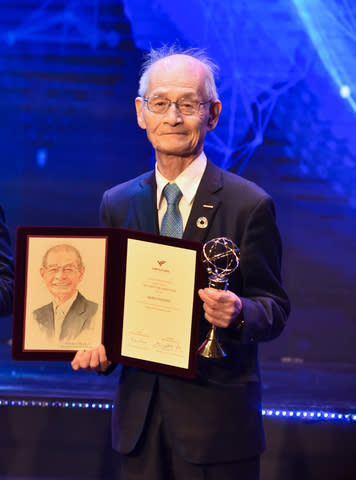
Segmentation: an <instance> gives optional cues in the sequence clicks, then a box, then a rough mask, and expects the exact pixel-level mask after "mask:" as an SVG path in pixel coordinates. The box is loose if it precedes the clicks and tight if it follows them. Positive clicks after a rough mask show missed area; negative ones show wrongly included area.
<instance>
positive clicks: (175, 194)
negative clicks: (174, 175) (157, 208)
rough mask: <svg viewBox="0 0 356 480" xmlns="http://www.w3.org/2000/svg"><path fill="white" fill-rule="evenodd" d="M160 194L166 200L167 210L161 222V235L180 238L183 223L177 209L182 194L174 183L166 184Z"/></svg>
mask: <svg viewBox="0 0 356 480" xmlns="http://www.w3.org/2000/svg"><path fill="white" fill-rule="evenodd" d="M162 193H163V195H164V196H165V198H166V200H167V210H166V213H165V214H164V217H163V220H162V225H161V235H167V236H168V237H176V238H182V236H183V221H182V216H181V214H180V211H179V208H178V203H179V200H180V199H181V198H182V192H181V191H180V189H179V187H178V185H176V184H175V183H167V185H166V186H165V187H164V189H163V192H162Z"/></svg>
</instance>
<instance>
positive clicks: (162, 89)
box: [72, 49, 289, 480]
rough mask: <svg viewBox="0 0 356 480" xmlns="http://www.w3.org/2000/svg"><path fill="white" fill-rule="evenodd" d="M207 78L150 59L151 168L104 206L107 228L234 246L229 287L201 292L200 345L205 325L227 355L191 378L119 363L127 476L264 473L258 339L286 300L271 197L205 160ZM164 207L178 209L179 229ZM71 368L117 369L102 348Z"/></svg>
mask: <svg viewBox="0 0 356 480" xmlns="http://www.w3.org/2000/svg"><path fill="white" fill-rule="evenodd" d="M213 70H214V66H213V65H212V64H211V62H210V61H209V60H208V59H206V58H205V57H204V55H203V54H202V53H199V52H196V51H193V52H180V53H179V52H177V51H174V50H170V51H167V49H160V50H158V51H152V52H151V54H150V55H149V57H148V60H147V62H146V64H145V65H144V70H143V74H142V77H141V80H140V88H139V96H138V97H137V98H136V101H135V105H136V112H137V122H138V124H139V126H140V127H141V128H142V129H144V130H146V133H147V136H148V139H149V141H150V142H151V144H152V145H153V148H154V150H155V154H156V167H155V170H154V171H152V172H148V173H145V174H143V175H142V176H140V177H138V178H135V179H133V180H131V181H128V182H126V183H124V184H121V185H118V186H116V187H114V188H112V189H111V190H108V191H107V192H105V194H104V197H103V200H102V205H101V214H102V219H103V222H104V223H105V224H106V225H110V226H115V227H126V228H132V229H135V230H142V231H145V232H154V233H161V234H165V235H173V236H180V235H182V236H183V238H184V239H190V240H197V241H201V242H206V241H208V240H210V239H212V238H216V237H221V236H226V237H229V238H231V239H232V240H233V241H234V242H235V243H236V244H237V245H239V247H240V250H241V262H240V267H239V268H238V269H237V270H236V271H235V272H234V273H233V274H232V275H231V276H230V277H229V285H230V286H229V290H226V291H219V290H213V289H209V288H204V289H201V290H200V291H199V295H200V298H201V300H202V302H203V311H202V313H203V315H202V321H201V339H202V340H203V339H204V338H205V335H206V333H207V331H208V329H209V327H210V324H213V325H215V326H216V327H219V328H218V331H219V338H220V342H221V344H222V345H223V348H224V350H225V351H226V353H227V356H226V357H225V358H218V359H209V358H204V357H199V360H198V373H197V376H196V378H195V379H194V380H186V379H181V378H177V377H173V376H169V375H159V374H156V373H152V372H149V371H144V370H140V369H134V368H128V367H123V369H122V373H121V377H120V381H119V387H118V393H117V397H116V401H115V408H114V412H113V423H112V428H113V447H114V449H115V450H117V451H118V452H119V453H120V460H121V475H122V476H121V477H120V478H122V479H129V480H134V479H142V478H145V480H147V479H152V480H153V479H154V480H158V479H162V480H163V479H164V480H168V479H189V480H192V479H210V480H212V479H219V480H222V479H224V480H230V479H231V480H232V479H234V480H237V479H243V480H252V479H253V480H256V479H258V477H259V457H260V454H261V452H262V451H263V449H264V435H263V425H262V418H261V398H260V374H259V368H258V359H257V348H258V342H261V341H265V340H271V339H273V338H275V337H276V336H278V335H279V334H280V333H281V331H282V329H283V327H284V325H285V322H286V319H287V316H288V313H289V302H288V298H287V296H286V294H285V292H284V290H283V288H282V286H281V278H280V262H281V244H280V236H279V233H278V229H277V227H276V223H275V212H274V206H273V203H272V201H271V198H270V197H269V196H268V195H267V194H266V193H265V192H264V191H263V190H262V189H261V188H259V187H258V186H256V185H255V184H253V183H251V182H249V181H246V180H244V179H242V178H240V177H239V176H237V175H234V174H231V173H229V172H226V171H224V170H222V169H220V168H218V167H216V166H215V165H214V164H213V163H212V162H211V161H210V160H207V158H206V156H205V154H204V149H203V146H204V139H205V136H206V134H207V132H209V131H211V130H213V129H214V128H215V127H216V125H217V122H218V118H219V114H220V111H221V103H220V101H219V100H218V96H217V93H216V87H215V81H214V75H213ZM172 185H173V186H172ZM168 190H169V191H168ZM171 190H173V192H172V191H171ZM167 191H168V192H167ZM172 197H174V198H173V199H172ZM167 203H168V205H169V206H170V207H171V211H172V208H173V210H175V211H174V216H175V230H174V231H172V230H170V225H169V223H170V222H169V221H167V216H168V210H169V207H168V209H167ZM166 210H167V215H166ZM202 219H203V220H202ZM72 367H73V368H74V369H79V368H88V367H91V368H92V369H94V370H97V371H102V372H105V371H106V372H109V371H110V370H112V368H113V365H112V364H111V362H110V359H108V358H107V356H106V352H105V348H104V347H103V346H102V345H101V346H100V347H98V348H97V349H94V350H92V351H89V352H83V351H80V352H78V353H77V354H76V356H75V358H74V359H73V362H72Z"/></svg>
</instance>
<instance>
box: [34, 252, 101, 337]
mask: <svg viewBox="0 0 356 480" xmlns="http://www.w3.org/2000/svg"><path fill="white" fill-rule="evenodd" d="M84 273H85V266H84V264H83V261H82V257H81V255H80V252H79V251H78V249H77V248H75V247H73V246H72V245H69V244H62V245H56V246H54V247H51V248H49V249H48V250H47V251H46V253H45V255H44V257H43V260H42V265H41V268H40V275H41V277H42V279H43V281H44V283H45V285H46V287H47V289H48V291H49V292H50V293H51V295H52V297H53V300H52V302H50V303H48V304H47V305H44V306H43V307H40V308H37V309H36V310H34V311H33V316H34V318H35V320H36V322H37V324H38V327H39V329H40V331H41V333H43V334H44V335H45V336H46V338H47V339H48V340H55V341H58V342H64V341H72V340H76V339H78V337H79V336H80V335H81V334H82V333H84V332H86V331H87V330H88V329H90V328H91V327H92V323H93V318H94V316H95V314H96V313H97V310H98V304H97V303H95V302H92V301H90V300H88V299H86V298H85V297H84V295H83V294H82V293H80V291H79V290H78V286H79V284H80V282H81V280H82V279H83V276H84Z"/></svg>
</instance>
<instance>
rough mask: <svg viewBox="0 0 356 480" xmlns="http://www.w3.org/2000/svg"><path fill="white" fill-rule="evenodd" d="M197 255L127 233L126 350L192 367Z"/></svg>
mask: <svg viewBox="0 0 356 480" xmlns="http://www.w3.org/2000/svg"><path fill="white" fill-rule="evenodd" d="M196 256H197V252H196V251H195V250H190V249H186V248H180V247H177V246H172V245H165V244H161V243H152V242H147V241H142V240H137V239H133V238H128V241H127V256H126V278H125V300H124V312H123V328H122V344H121V355H122V356H124V357H125V356H126V357H131V358H136V359H140V360H146V361H149V362H156V363H160V364H164V365H170V366H173V367H178V368H183V369H187V368H188V364H189V357H190V347H191V332H192V319H193V305H194V290H195V288H194V287H195V269H196Z"/></svg>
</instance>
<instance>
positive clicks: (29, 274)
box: [12, 227, 203, 377]
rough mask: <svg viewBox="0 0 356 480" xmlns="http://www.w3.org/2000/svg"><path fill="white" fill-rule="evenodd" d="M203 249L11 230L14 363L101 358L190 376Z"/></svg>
mask: <svg viewBox="0 0 356 480" xmlns="http://www.w3.org/2000/svg"><path fill="white" fill-rule="evenodd" d="M201 250H202V244H200V243H198V242H192V241H185V240H181V239H175V238H170V237H163V236H160V235H154V234H147V233H142V232H136V231H132V230H126V229H119V228H94V227H93V228H90V227H88V228H75V227H20V228H19V229H18V231H17V241H16V271H15V302H14V322H13V350H12V351H13V358H14V359H15V360H62V361H63V360H71V359H72V358H73V356H74V353H75V352H76V351H77V350H83V349H84V350H90V349H92V348H95V347H96V346H98V345H99V344H100V343H103V344H104V345H105V347H106V351H107V355H108V358H109V359H110V360H111V361H113V362H115V363H121V364H124V365H132V366H136V367H139V368H145V369H149V370H153V371H158V372H162V373H169V374H174V375H180V376H186V377H194V376H195V371H196V361H197V353H196V352H197V348H198V340H199V325H200V317H201V302H200V299H199V296H198V294H197V290H198V289H199V288H200V287H201V286H202V281H203V266H202V262H201Z"/></svg>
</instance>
